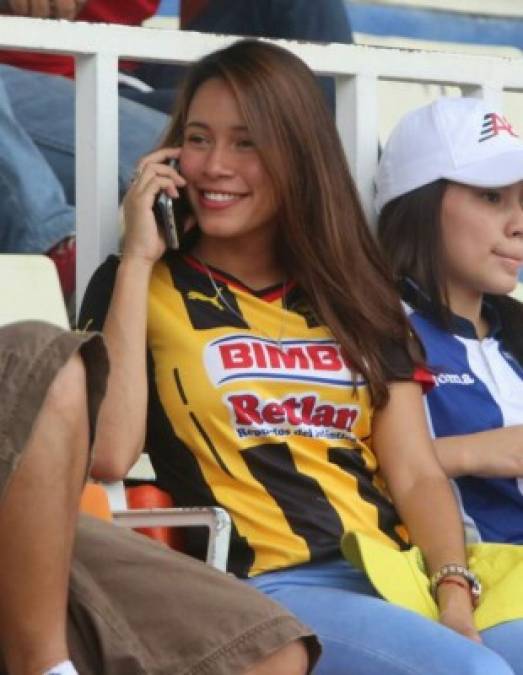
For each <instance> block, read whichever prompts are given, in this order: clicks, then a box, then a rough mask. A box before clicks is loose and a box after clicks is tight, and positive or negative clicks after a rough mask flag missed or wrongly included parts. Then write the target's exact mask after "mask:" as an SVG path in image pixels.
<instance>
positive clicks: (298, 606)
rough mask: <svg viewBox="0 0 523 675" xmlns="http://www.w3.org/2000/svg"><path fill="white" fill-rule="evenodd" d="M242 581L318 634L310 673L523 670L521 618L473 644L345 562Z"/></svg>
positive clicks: (471, 674) (482, 674)
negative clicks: (319, 648) (394, 599)
mask: <svg viewBox="0 0 523 675" xmlns="http://www.w3.org/2000/svg"><path fill="white" fill-rule="evenodd" d="M247 583H249V584H250V585H251V586H254V587H256V588H258V589H259V590H260V591H262V592H263V593H265V594H266V595H268V596H270V597H271V598H272V599H273V600H277V601H279V602H280V603H281V604H282V605H284V606H285V607H287V608H288V609H290V610H291V611H292V612H294V614H295V615H296V616H297V617H298V618H299V619H301V620H302V621H303V622H304V623H306V624H308V625H309V626H310V627H311V628H312V629H313V630H314V631H315V632H316V634H317V635H318V637H319V639H320V641H321V642H322V644H323V650H324V651H323V655H322V657H321V659H320V663H319V664H318V666H317V668H316V669H315V671H314V673H315V675H349V674H350V675H428V674H430V675H514V674H516V675H523V658H522V655H521V649H522V647H521V645H523V621H512V622H508V623H504V624H500V625H499V626H496V627H495V628H490V629H489V630H486V631H484V632H483V634H482V638H483V642H484V644H483V645H479V644H476V643H474V642H472V641H471V640H468V639H466V638H464V637H462V636H460V635H458V633H455V632H454V631H452V630H450V629H448V628H446V627H444V626H442V625H441V624H439V623H437V622H435V621H431V620H429V619H425V618H424V617H422V616H420V615H418V614H415V613H413V612H411V611H409V610H406V609H403V608H402V607H398V606H396V605H393V604H391V603H390V602H387V601H385V600H382V599H381V598H379V597H378V596H377V594H376V592H375V591H374V589H373V587H372V586H371V584H370V582H369V581H368V580H367V577H366V576H365V575H364V574H363V573H362V572H360V571H359V570H356V569H354V568H353V567H351V566H350V565H349V564H348V563H347V562H345V561H344V560H333V561H328V562H322V563H315V564H308V565H300V566H298V567H294V568H289V569H284V570H278V571H276V572H269V573H266V574H261V575H259V576H256V577H254V578H252V579H249V580H248V581H247Z"/></svg>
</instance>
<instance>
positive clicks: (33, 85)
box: [0, 64, 168, 204]
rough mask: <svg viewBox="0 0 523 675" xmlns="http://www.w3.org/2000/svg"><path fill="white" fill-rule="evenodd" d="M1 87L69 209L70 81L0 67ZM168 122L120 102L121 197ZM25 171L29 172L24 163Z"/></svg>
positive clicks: (71, 196)
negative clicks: (43, 159)
mask: <svg viewBox="0 0 523 675" xmlns="http://www.w3.org/2000/svg"><path fill="white" fill-rule="evenodd" d="M0 82H2V83H3V85H4V87H5V91H6V92H7V95H8V97H9V101H10V103H11V108H12V111H13V113H14V116H15V117H16V119H17V120H18V123H19V124H20V126H21V127H22V128H23V129H24V130H25V132H26V133H27V134H28V135H29V137H30V138H31V139H32V141H33V142H34V144H35V145H36V146H37V148H38V149H39V150H40V152H41V153H42V155H43V156H44V157H45V159H46V160H47V162H48V164H49V166H50V167H51V168H52V170H53V172H54V173H55V175H56V176H57V177H58V179H59V181H60V183H61V184H62V186H63V188H64V192H65V196H66V199H67V202H68V203H69V204H74V203H75V171H74V143H75V135H74V121H75V115H74V97H75V85H74V82H73V81H72V80H70V79H68V78H65V77H60V76H57V75H46V74H42V73H36V72H33V71H30V70H24V69H22V68H14V67H12V66H6V65H2V64H0ZM167 121H168V118H167V116H166V115H164V114H163V113H161V112H158V111H157V110H153V109H152V108H149V107H147V106H145V105H141V104H139V103H135V102H134V101H129V100H127V99H126V98H122V97H120V99H119V127H120V139H119V162H118V173H119V188H120V196H122V195H123V194H124V192H125V190H126V189H127V185H128V184H129V181H130V180H131V177H132V173H133V169H134V166H135V164H136V161H137V160H138V158H139V157H141V156H142V155H144V154H146V153H147V152H150V151H151V150H152V149H154V147H155V146H156V145H157V144H158V142H159V141H160V139H161V136H162V133H163V131H164V129H165V127H166V124H167ZM13 159H17V157H13ZM24 160H25V158H24ZM24 168H25V169H26V170H28V171H30V166H28V165H27V162H26V161H24ZM33 187H34V186H33Z"/></svg>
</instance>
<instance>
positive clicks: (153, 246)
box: [123, 148, 186, 264]
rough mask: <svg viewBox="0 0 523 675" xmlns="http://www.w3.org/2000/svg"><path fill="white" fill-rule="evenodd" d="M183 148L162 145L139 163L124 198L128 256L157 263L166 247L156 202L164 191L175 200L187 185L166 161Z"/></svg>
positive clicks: (178, 153)
mask: <svg viewBox="0 0 523 675" xmlns="http://www.w3.org/2000/svg"><path fill="white" fill-rule="evenodd" d="M180 152H181V149H180V148H162V149H161V150H157V151H155V152H152V153H151V154H149V155H146V156H145V157H144V158H143V159H141V160H140V162H139V163H138V165H137V168H136V173H135V177H134V179H133V181H132V183H131V185H130V186H129V190H128V191H127V194H126V195H125V197H124V200H123V208H124V216H125V239H124V246H123V255H124V257H129V256H132V257H139V258H142V259H144V260H145V261H147V262H149V263H151V264H154V263H155V262H156V261H157V260H158V259H159V258H161V256H162V255H163V253H164V252H165V250H166V241H165V238H164V236H163V235H162V234H161V233H160V231H159V228H158V225H157V222H156V218H155V215H154V211H153V208H154V204H155V201H156V199H157V196H158V194H159V193H160V192H161V191H163V192H164V193H165V194H166V196H167V197H170V198H171V199H173V200H176V199H178V198H179V196H180V193H179V189H180V188H183V187H184V186H185V184H186V181H185V179H184V178H183V177H182V176H180V174H179V173H178V171H176V169H175V168H174V167H173V166H171V165H169V164H168V163H166V162H169V160H176V159H178V157H179V156H180Z"/></svg>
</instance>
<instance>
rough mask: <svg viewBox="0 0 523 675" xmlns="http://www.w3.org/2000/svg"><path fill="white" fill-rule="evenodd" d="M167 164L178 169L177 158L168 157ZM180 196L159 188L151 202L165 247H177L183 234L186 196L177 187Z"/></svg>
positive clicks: (186, 204) (187, 209)
mask: <svg viewBox="0 0 523 675" xmlns="http://www.w3.org/2000/svg"><path fill="white" fill-rule="evenodd" d="M167 164H169V166H172V167H173V169H176V171H179V163H178V160H177V159H170V160H169V161H168V162H167ZM178 192H179V193H180V196H179V197H178V198H174V199H173V197H170V196H169V195H168V194H167V193H166V192H164V190H160V192H159V193H158V195H157V196H156V199H155V200H154V204H153V212H154V216H155V218H156V224H157V225H158V229H159V231H160V234H161V235H162V236H163V238H164V239H165V243H166V244H167V248H172V249H175V250H176V249H179V248H180V246H181V243H182V238H183V234H184V224H185V220H186V218H187V215H188V213H189V205H188V201H187V197H186V196H185V194H184V193H183V190H181V189H180V188H178Z"/></svg>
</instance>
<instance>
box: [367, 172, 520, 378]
mask: <svg viewBox="0 0 523 675" xmlns="http://www.w3.org/2000/svg"><path fill="white" fill-rule="evenodd" d="M447 185H448V181H447V180H444V179H440V180H436V181H434V182H432V183H428V184H427V185H424V186H422V187H420V188H417V189H416V190H412V191H411V192H408V193H407V194H405V195H402V196H401V197H397V198H396V199H394V200H392V201H391V202H389V203H388V204H386V205H385V206H384V207H383V209H382V211H381V213H380V215H379V218H378V239H379V241H380V244H381V246H382V249H383V251H384V252H386V254H387V255H388V258H389V262H390V264H391V266H392V270H393V273H394V275H395V277H396V279H397V280H398V282H399V283H400V284H401V282H402V280H404V279H405V278H411V279H412V280H413V281H415V282H416V284H418V286H419V287H420V288H421V289H422V290H423V291H424V292H425V293H426V295H427V296H428V297H429V298H430V302H431V314H433V316H434V318H435V319H436V320H437V321H438V322H439V323H440V325H441V326H442V327H443V328H446V329H447V330H449V329H450V319H451V313H450V309H449V300H448V295H447V292H446V284H445V278H444V274H443V271H442V266H441V260H442V253H443V246H442V236H441V205H442V202H443V196H444V194H445V190H446V188H447ZM485 300H486V301H487V302H489V303H490V304H491V305H492V306H494V307H495V308H496V310H497V312H498V315H499V317H500V320H501V327H502V331H503V344H504V346H505V347H506V349H508V351H509V352H511V354H512V355H513V356H514V357H515V358H516V359H517V360H518V361H519V363H521V364H522V365H523V304H522V303H520V302H518V301H517V300H514V299H513V298H510V297H508V296H504V295H491V294H485Z"/></svg>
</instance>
